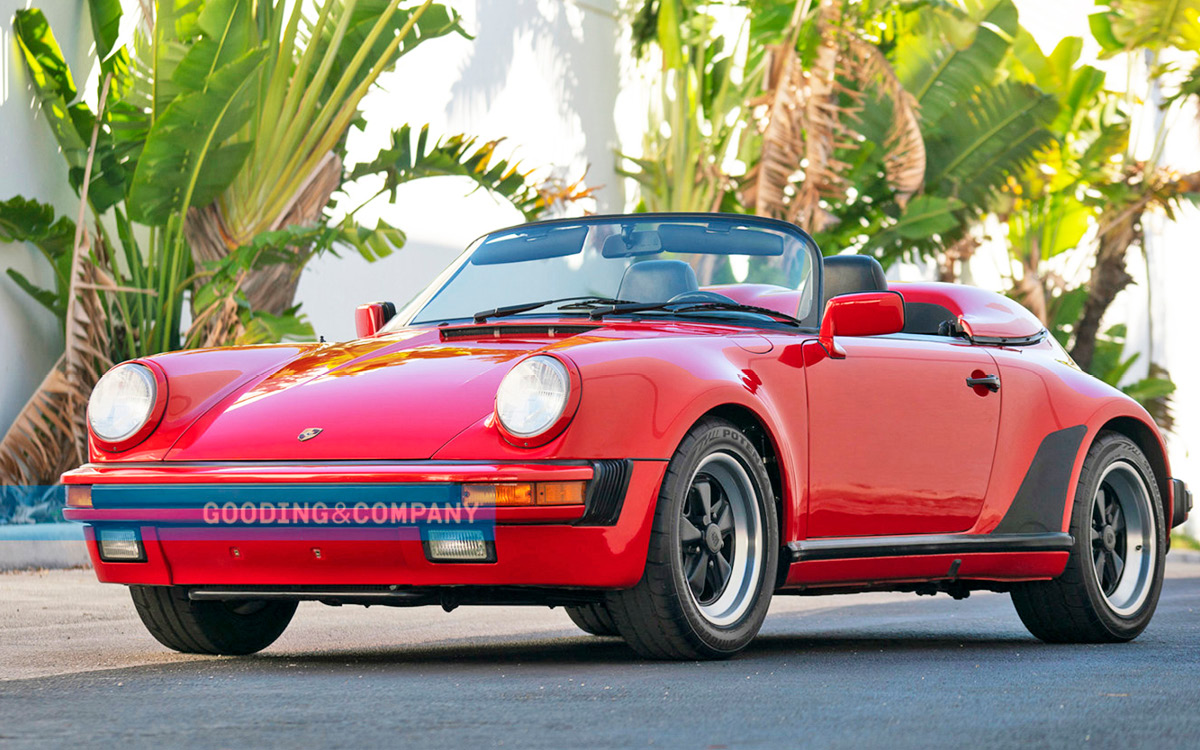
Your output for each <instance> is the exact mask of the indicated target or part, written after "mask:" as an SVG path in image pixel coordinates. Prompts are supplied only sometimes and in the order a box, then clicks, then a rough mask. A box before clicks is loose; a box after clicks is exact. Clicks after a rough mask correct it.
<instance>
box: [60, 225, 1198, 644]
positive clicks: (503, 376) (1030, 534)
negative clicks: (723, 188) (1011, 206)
mask: <svg viewBox="0 0 1200 750" xmlns="http://www.w3.org/2000/svg"><path fill="white" fill-rule="evenodd" d="M356 323H357V327H358V338H357V339H356V340H353V341H348V342H344V343H313V344H280V345H271V346H249V347H233V348H226V349H213V350H201V351H183V352H174V353H169V354H163V355H160V356H155V357H149V358H146V359H142V360H137V361H133V362H127V363H124V364H121V365H118V366H117V367H115V368H113V369H112V370H111V371H110V372H108V373H107V374H106V375H105V376H104V377H103V379H102V380H101V381H100V382H99V384H98V385H97V386H96V388H95V390H94V392H93V394H92V396H91V400H90V402H89V406H88V422H89V427H90V431H91V445H90V457H89V461H90V462H89V463H88V464H87V465H85V466H83V467H81V468H79V469H77V470H75V471H72V472H70V473H68V474H67V475H66V476H65V477H64V481H65V482H66V483H67V484H68V501H67V502H68V509H67V510H66V515H67V517H68V518H70V519H73V520H76V521H80V522H83V523H84V524H86V537H87V540H88V547H89V550H90V553H91V557H92V561H93V563H94V564H95V570H96V573H97V575H98V576H99V578H100V580H101V581H105V582H110V583H120V584H126V585H128V586H129V588H130V591H131V593H132V597H133V602H134V604H135V606H136V608H137V611H138V613H139V614H140V615H141V618H142V620H143V622H144V623H145V624H146V627H147V628H148V629H149V631H150V632H151V633H152V634H153V635H154V637H156V638H157V639H158V640H159V641H161V642H162V643H163V644H165V645H166V646H168V647H170V648H173V649H176V650H179V651H186V652H200V653H217V654H246V653H251V652H254V651H257V650H259V649H262V648H265V647H266V646H268V645H269V644H271V643H272V642H273V641H274V640H275V639H276V638H277V637H278V636H279V635H280V634H281V633H282V632H283V630H284V628H285V627H286V626H287V625H288V623H289V621H290V620H291V618H292V616H293V614H294V612H295V610H296V606H297V602H299V601H302V600H309V601H319V602H324V603H326V604H331V605H342V604H366V605H394V606H414V605H429V604H433V605H441V606H443V607H445V608H447V609H450V608H453V607H455V606H458V605H479V604H506V605H509V604H528V605H542V606H551V607H554V606H561V607H564V608H565V609H566V611H567V613H568V614H569V615H570V617H571V619H572V620H574V622H575V623H576V624H577V625H578V626H579V627H580V628H582V629H583V630H585V631H587V632H589V633H593V634H596V635H616V636H620V637H621V638H623V639H624V640H625V641H626V642H628V644H629V645H630V646H631V647H632V648H633V649H634V650H635V651H636V652H638V653H639V654H641V655H643V656H646V657H652V658H672V659H697V658H716V657H725V656H730V655H732V654H735V653H737V652H738V651H740V650H742V649H744V648H745V647H746V646H747V644H749V643H750V641H751V639H752V638H753V637H754V635H755V634H756V633H757V632H758V630H759V627H760V626H761V625H762V622H763V618H764V617H765V616H766V613H767V607H768V605H769V604H770V601H771V597H772V596H781V595H788V594H792V595H815V594H828V593H845V592H856V591H866V590H896V591H909V592H915V593H919V594H932V593H937V592H946V593H949V594H951V595H953V596H955V597H960V598H961V597H965V596H967V595H968V594H969V593H970V592H971V591H974V590H980V589H983V590H990V591H1003V592H1009V593H1011V596H1012V600H1013V603H1014V604H1015V605H1016V609H1017V612H1018V613H1019V614H1020V617H1021V619H1022V621H1023V622H1024V623H1025V624H1026V625H1027V626H1028V628H1029V630H1030V631H1031V632H1032V633H1033V634H1034V635H1035V636H1037V637H1038V638H1041V639H1042V640H1045V641H1052V642H1113V641H1127V640H1130V639H1132V638H1134V637H1135V636H1137V635H1138V633H1140V632H1141V631H1142V629H1143V628H1145V627H1146V625H1147V623H1148V622H1149V620H1150V618H1151V616H1152V614H1153V612H1154V609H1155V605H1156V603H1157V600H1158V597H1159V591H1160V588H1161V586H1162V580H1163V563H1164V554H1165V553H1166V551H1167V546H1168V544H1169V540H1170V536H1169V529H1170V528H1171V527H1172V526H1175V525H1178V524H1180V523H1182V522H1183V521H1184V520H1185V518H1186V516H1187V514H1188V511H1189V510H1190V507H1191V495H1190V494H1189V492H1188V491H1187V489H1186V487H1185V485H1184V483H1183V482H1181V481H1180V480H1178V479H1175V478H1172V476H1171V472H1170V469H1169V464H1168V459H1167V454H1166V450H1165V447H1164V443H1163V440H1162V437H1161V435H1160V434H1159V431H1158V429H1157V428H1156V426H1155V423H1154V421H1153V420H1152V419H1151V418H1150V416H1149V415H1148V414H1147V413H1146V411H1145V410H1144V409H1142V408H1141V407H1140V406H1139V405H1138V404H1137V403H1135V402H1134V401H1132V400H1131V399H1129V398H1128V397H1126V396H1125V395H1123V394H1122V393H1120V392H1119V391H1117V390H1115V389H1113V388H1111V387H1109V386H1107V385H1105V384H1104V383H1102V382H1100V381H1098V380H1096V379H1095V378H1092V377H1091V376H1089V375H1087V374H1086V373H1084V372H1082V371H1081V370H1080V369H1079V368H1078V367H1077V366H1076V365H1075V364H1074V363H1073V362H1072V361H1071V358H1070V357H1069V356H1068V355H1067V353H1066V352H1065V351H1064V350H1063V348H1062V347H1061V346H1060V345H1059V344H1058V343H1057V342H1056V341H1055V339H1054V338H1053V337H1052V336H1050V335H1049V334H1048V333H1047V331H1046V330H1045V329H1044V328H1043V326H1042V325H1041V324H1040V323H1039V322H1038V320H1037V319H1036V318H1035V317H1034V316H1032V315H1030V314H1029V313H1028V312H1026V310H1025V309H1023V308H1022V307H1021V306H1019V305H1017V304H1015V303H1014V302H1012V301H1010V300H1008V299H1006V298H1005V297H1003V296H1000V295H997V294H993V293H991V292H987V291H982V290H980V289H976V288H972V287H967V286H960V285H951V284H938V283H895V284H889V283H888V282H887V280H886V279H885V277H884V274H883V270H882V269H881V267H880V266H879V264H878V263H877V262H876V261H875V260H874V259H872V258H869V257H865V256H857V255H842V256H833V257H828V258H822V256H821V253H820V252H819V251H818V249H817V247H816V245H815V243H814V242H813V240H812V239H811V238H810V237H809V236H808V235H807V234H805V233H804V232H803V231H801V230H800V229H798V228H797V227H795V226H793V225H791V224H788V223H785V222H781V221H773V220H768V219H761V218H754V217H747V216H734V215H723V214H641V215H628V216H598V217H589V218H586V219H565V220H555V221H547V222H541V223H535V224H527V225H523V226H518V227H514V228H510V229H504V230H500V231H497V232H493V233H491V234H488V235H486V236H484V237H482V238H480V239H479V240H477V241H476V242H474V243H473V244H472V245H471V246H470V247H469V248H468V249H467V251H466V252H465V253H464V254H463V255H462V256H461V257H460V258H458V260H457V261H456V262H454V263H453V264H452V265H451V266H450V267H449V268H448V269H447V270H446V271H445V272H444V273H443V274H442V275H441V276H440V277H439V278H438V279H437V280H435V281H434V282H433V283H432V284H431V285H430V286H429V287H428V288H427V289H426V290H425V291H424V292H422V293H421V294H420V295H418V296H417V297H416V298H415V299H414V300H412V301H411V302H410V303H409V304H408V305H407V306H405V307H404V308H403V309H401V310H400V311H398V312H397V310H396V308H395V307H394V306H393V305H391V304H388V303H373V304H368V305H363V306H361V307H359V308H358V310H357V312H356Z"/></svg>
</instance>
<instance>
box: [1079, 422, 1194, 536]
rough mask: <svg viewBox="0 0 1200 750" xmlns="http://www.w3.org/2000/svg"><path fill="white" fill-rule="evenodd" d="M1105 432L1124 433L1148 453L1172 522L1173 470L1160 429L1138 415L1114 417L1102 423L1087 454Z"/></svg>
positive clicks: (1155, 480) (1147, 455) (1160, 495)
mask: <svg viewBox="0 0 1200 750" xmlns="http://www.w3.org/2000/svg"><path fill="white" fill-rule="evenodd" d="M1104 432H1116V433H1119V434H1121V435H1124V436H1125V437H1127V438H1129V439H1130V440H1132V441H1133V442H1134V443H1135V444H1136V445H1137V447H1138V448H1140V449H1141V451H1142V453H1144V454H1145V455H1146V460H1147V461H1149V462H1150V468H1151V469H1153V470H1154V485H1155V486H1156V487H1157V488H1158V494H1159V497H1161V498H1162V502H1163V512H1164V513H1165V514H1166V518H1167V519H1168V523H1170V518H1171V511H1172V502H1171V470H1170V466H1169V464H1168V462H1167V450H1166V446H1164V445H1163V442H1162V438H1161V437H1159V434H1158V430H1157V429H1155V428H1154V427H1151V426H1150V425H1148V424H1146V422H1144V421H1143V420H1141V419H1138V418H1137V417H1132V416H1119V417H1113V418H1112V419H1109V420H1108V421H1107V422H1105V423H1104V424H1102V425H1100V428H1099V430H1097V431H1096V434H1095V435H1094V436H1093V437H1092V440H1091V442H1089V443H1088V445H1087V448H1086V449H1085V451H1084V452H1085V454H1086V451H1087V450H1090V449H1091V447H1092V444H1094V443H1095V442H1096V440H1097V439H1098V438H1099V437H1100V435H1101V434H1102V433H1104Z"/></svg>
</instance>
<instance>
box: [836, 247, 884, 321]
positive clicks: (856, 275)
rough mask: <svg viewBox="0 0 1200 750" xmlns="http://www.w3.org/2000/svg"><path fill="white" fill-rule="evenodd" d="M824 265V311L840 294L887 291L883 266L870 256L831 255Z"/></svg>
mask: <svg viewBox="0 0 1200 750" xmlns="http://www.w3.org/2000/svg"><path fill="white" fill-rule="evenodd" d="M823 265H824V266H825V276H824V277H823V279H824V284H825V299H824V300H823V301H822V304H821V306H822V309H823V308H824V306H825V305H827V304H829V300H830V299H831V298H833V297H836V296H838V295H839V294H853V293H855V292H886V291H887V288H888V283H887V277H886V276H884V274H883V266H881V265H879V261H877V260H875V259H874V258H872V257H871V256H869V255H830V256H829V257H828V258H825V260H824V262H823Z"/></svg>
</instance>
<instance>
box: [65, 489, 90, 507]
mask: <svg viewBox="0 0 1200 750" xmlns="http://www.w3.org/2000/svg"><path fill="white" fill-rule="evenodd" d="M67 507H68V508H90V507H92V486H91V485H90V484H68V485H67Z"/></svg>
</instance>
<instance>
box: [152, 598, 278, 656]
mask: <svg viewBox="0 0 1200 750" xmlns="http://www.w3.org/2000/svg"><path fill="white" fill-rule="evenodd" d="M129 593H130V594H131V595H132V596H133V605H134V606H135V607H136V608H137V612H138V615H139V616H140V617H141V618H142V623H143V624H145V626H146V629H147V630H149V631H150V635H152V636H154V637H155V639H157V640H158V642H159V643H161V644H162V645H164V646H166V647H167V648H170V649H174V650H176V651H181V652H183V653H185V654H221V655H225V656H243V655H245V654H253V653H255V652H256V651H262V650H263V649H264V648H266V647H267V646H270V645H271V644H272V643H274V642H275V639H277V638H278V637H279V636H280V635H282V634H283V631H284V630H285V629H286V628H287V626H288V623H290V622H291V621H292V615H294V614H295V613H296V602H288V601H249V602H245V601H237V602H194V601H192V600H191V599H189V598H188V595H187V588H185V587H183V586H130V587H129Z"/></svg>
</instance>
